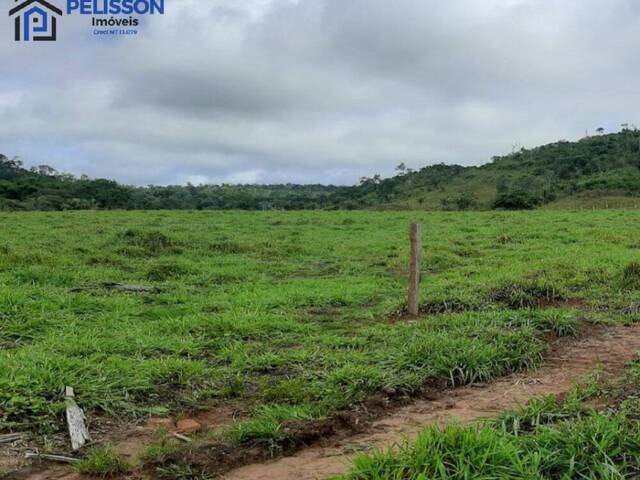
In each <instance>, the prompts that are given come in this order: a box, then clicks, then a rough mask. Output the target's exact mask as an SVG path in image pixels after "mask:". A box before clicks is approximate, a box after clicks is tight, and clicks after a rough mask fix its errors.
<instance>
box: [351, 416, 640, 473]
mask: <svg viewBox="0 0 640 480" xmlns="http://www.w3.org/2000/svg"><path fill="white" fill-rule="evenodd" d="M639 471H640V430H639V429H638V426H637V424H633V423H629V422H626V421H624V419H623V418H620V417H617V416H613V417H607V416H601V415H592V416H589V417H586V418H582V419H580V420H577V421H573V422H562V423H559V424H555V425H550V426H538V427H537V428H536V429H535V430H534V431H533V432H532V433H530V434H527V435H514V434H511V433H507V432H505V431H501V430H498V429H495V428H492V427H491V426H488V425H480V426H477V425H476V426H460V425H455V424H454V425H449V426H447V427H445V428H443V429H441V428H440V427H437V426H434V427H431V428H428V429H427V430H425V431H424V432H423V433H422V434H421V435H420V436H419V437H418V439H417V440H416V441H415V442H413V443H412V442H406V443H404V444H403V445H402V446H400V447H399V448H398V449H397V450H396V451H391V452H387V453H375V454H372V455H366V456H362V457H360V458H358V459H357V460H356V461H355V462H354V466H353V468H352V470H351V472H350V473H348V474H347V475H345V476H343V477H341V479H342V480H380V479H403V480H425V479H433V480H466V479H470V478H476V479H498V478H499V479H509V480H532V479H540V480H546V479H549V480H551V479H558V480H561V479H562V480H564V479H590V480H601V479H620V480H622V479H624V478H632V477H634V476H635V475H636V474H637V473H638V472H639Z"/></svg>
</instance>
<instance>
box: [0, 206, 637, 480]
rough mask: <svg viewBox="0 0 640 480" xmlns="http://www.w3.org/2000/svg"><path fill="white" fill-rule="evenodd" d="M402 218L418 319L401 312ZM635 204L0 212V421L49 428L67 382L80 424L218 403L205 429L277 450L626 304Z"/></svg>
mask: <svg viewBox="0 0 640 480" xmlns="http://www.w3.org/2000/svg"><path fill="white" fill-rule="evenodd" d="M413 221H419V222H421V223H422V224H423V231H424V260H423V282H422V285H421V293H422V311H423V315H422V316H421V318H420V319H419V320H418V321H410V320H409V319H407V318H406V317H405V316H403V309H404V301H405V286H406V273H407V256H408V241H407V230H408V225H409V223H410V222H413ZM639 222H640V212H635V211H625V210H609V211H595V212H591V211H589V212H568V211H536V212H527V213H517V212H516V213H502V212H491V213H444V212H443V213H424V212H412V213H373V212H368V213H367V212H310V213H277V212H269V213H247V212H216V213H211V212H191V211H185V212H134V213H126V212H101V213H96V212H83V213H4V214H0V226H1V228H0V433H5V432H9V431H15V430H20V431H23V430H28V431H30V432H32V435H34V438H35V439H37V438H41V437H42V435H50V434H54V433H56V432H60V431H63V430H64V428H65V426H64V420H63V413H64V397H63V387H64V386H65V385H70V386H73V387H74V388H75V391H76V396H77V401H78V403H79V404H81V405H82V406H83V408H85V409H86V410H87V411H88V413H89V417H90V420H91V423H92V426H98V427H99V426H101V425H102V424H108V423H111V422H113V421H114V420H118V421H120V422H126V423H132V424H133V423H135V422H141V421H144V420H145V419H146V418H147V417H149V416H154V417H159V416H165V415H172V416H173V417H177V418H180V417H181V416H190V415H193V414H195V413H197V412H198V411H221V410H223V409H227V410H229V409H230V410H232V411H233V413H234V415H233V416H234V417H235V419H236V421H233V422H230V424H229V425H228V426H227V427H226V428H223V430H222V432H221V433H217V434H216V441H224V442H227V443H228V444H231V445H236V446H240V447H244V446H251V447H259V448H263V449H265V450H268V451H269V452H271V453H277V452H279V451H282V450H286V449H290V448H292V447H293V446H295V445H296V444H297V443H298V442H300V441H301V440H300V439H301V438H309V435H311V433H310V430H309V428H311V427H310V426H312V427H313V428H316V429H317V430H319V431H321V430H322V426H323V425H325V424H323V423H322V422H326V421H327V420H328V419H331V418H333V417H334V416H335V415H336V414H338V413H339V412H341V413H344V412H345V411H355V410H357V408H358V406H359V405H362V404H363V402H365V401H366V400H367V399H370V398H371V397H372V396H374V395H377V394H383V395H386V396H387V397H390V398H392V399H397V398H402V397H411V396H413V395H417V394H418V393H419V392H420V391H421V390H422V388H423V387H424V386H425V385H443V384H446V383H448V384H455V385H461V384H469V383H478V382H485V381H487V380H490V379H493V378H496V377H498V376H503V375H506V374H509V373H511V372H514V371H517V370H521V369H523V368H528V367H533V366H536V365H538V364H539V363H540V362H541V359H542V354H543V352H544V349H545V343H546V341H548V340H549V339H550V338H551V337H552V336H554V335H555V336H565V335H571V334H573V333H575V331H576V330H577V329H578V325H579V324H580V323H589V322H591V323H633V322H635V321H636V320H638V319H640V263H636V262H640V239H639V237H638V224H639ZM114 283H118V284H121V285H134V286H143V287H144V288H143V289H142V291H127V290H126V288H125V290H122V289H118V288H113V284H114ZM205 434H206V433H205ZM315 434H317V435H321V433H315ZM210 436H211V435H210ZM212 441H213V440H212ZM505 448H506V447H505ZM508 448H515V447H513V446H512V445H511V444H509V446H508ZM527 468H528V467H527ZM523 471H525V470H523ZM354 478H360V477H354ZM363 478H387V477H375V476H370V477H363ZM389 478H391V477H389ZM402 478H404V477H402ZM443 478H444V477H443ZM461 478H462V477H461ZM523 478H526V477H523ZM611 478H617V477H611Z"/></svg>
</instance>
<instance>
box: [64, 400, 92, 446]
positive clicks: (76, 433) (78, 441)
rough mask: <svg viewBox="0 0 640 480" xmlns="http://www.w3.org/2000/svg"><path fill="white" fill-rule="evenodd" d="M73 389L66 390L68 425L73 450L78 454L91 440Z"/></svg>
mask: <svg viewBox="0 0 640 480" xmlns="http://www.w3.org/2000/svg"><path fill="white" fill-rule="evenodd" d="M74 397H75V394H74V392H73V388H71V387H66V388H65V399H66V403H67V425H68V426H69V437H71V448H73V451H74V452H77V451H78V450H80V449H81V448H82V447H84V445H85V443H87V441H89V440H91V437H90V436H89V430H88V429H87V426H86V424H85V420H86V417H85V416H84V412H83V411H82V409H81V408H80V407H79V406H78V404H77V403H76V401H75V400H74Z"/></svg>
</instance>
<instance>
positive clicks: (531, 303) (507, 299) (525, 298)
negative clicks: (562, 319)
mask: <svg viewBox="0 0 640 480" xmlns="http://www.w3.org/2000/svg"><path fill="white" fill-rule="evenodd" d="M489 298H490V300H491V301H492V302H494V303H498V304H500V305H504V306H506V307H508V308H514V309H520V308H537V307H540V306H541V305H543V304H544V303H545V302H552V301H560V300H564V296H563V295H562V294H561V293H560V289H559V288H558V287H557V286H555V285H552V284H550V283H548V282H541V281H518V282H512V283H511V282H509V283H505V284H503V285H501V286H499V287H496V288H494V289H493V290H492V291H491V292H490V295H489Z"/></svg>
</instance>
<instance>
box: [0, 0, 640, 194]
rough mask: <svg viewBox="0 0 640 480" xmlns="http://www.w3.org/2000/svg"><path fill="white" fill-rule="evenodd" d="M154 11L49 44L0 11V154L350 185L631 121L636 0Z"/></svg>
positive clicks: (183, 2) (83, 23)
mask: <svg viewBox="0 0 640 480" xmlns="http://www.w3.org/2000/svg"><path fill="white" fill-rule="evenodd" d="M3 1H4V2H5V4H6V6H7V8H6V10H7V11H8V10H9V8H13V6H15V3H14V0H3ZM51 1H52V2H53V3H54V4H57V5H58V6H59V7H61V8H64V6H65V5H66V3H65V1H66V0H51ZM165 9H166V12H165V15H164V16H155V17H140V18H141V22H142V24H141V26H140V27H139V34H138V35H136V36H131V37H127V36H120V37H105V36H95V35H93V28H92V27H91V26H90V23H91V19H90V17H82V16H77V15H72V16H63V17H62V19H61V21H60V25H59V28H58V40H57V41H56V42H15V41H14V40H13V26H12V25H13V24H12V22H11V19H10V18H9V17H8V15H7V14H6V13H4V14H2V15H0V65H1V67H0V153H4V154H5V155H7V156H10V157H13V156H18V157H20V158H21V159H22V160H23V161H24V162H25V164H26V165H29V166H30V165H38V164H49V165H51V166H53V167H55V168H56V169H58V170H60V171H64V172H68V173H73V174H76V175H80V174H87V175H89V176H91V177H105V178H112V179H115V180H118V181H120V182H123V183H127V184H136V185H147V184H157V185H167V184H185V183H187V182H191V183H193V184H201V183H223V182H224V183H287V182H292V183H323V184H353V183H356V182H357V181H358V179H359V178H360V177H362V176H372V175H374V174H376V173H378V174H382V175H384V176H388V175H392V174H393V171H394V167H395V166H396V165H398V164H399V163H401V162H404V163H405V164H406V165H407V166H409V167H412V168H421V167H424V166H426V165H431V164H435V163H443V162H444V163H448V164H450V163H457V164H461V165H480V164H483V163H486V162H488V161H490V159H491V157H492V156H494V155H502V154H506V153H509V152H511V151H512V150H513V149H519V148H521V147H527V148H529V147H534V146H536V145H539V144H544V143H549V142H554V141H557V140H559V139H568V140H573V139H578V138H580V137H582V136H584V135H585V132H588V133H594V132H595V130H596V129H597V128H598V127H603V128H605V129H607V131H616V130H618V129H619V127H620V125H621V124H623V123H629V124H635V123H637V124H639V125H640V118H638V117H640V108H639V107H640V87H639V86H638V81H639V79H640V61H639V55H640V54H638V48H637V47H638V44H639V42H640V2H638V1H637V0H607V1H606V2H603V1H602V0H598V1H596V0H562V1H560V0H206V1H203V0H165ZM0 13H1V12H0ZM2 37H4V39H3V38H2Z"/></svg>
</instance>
